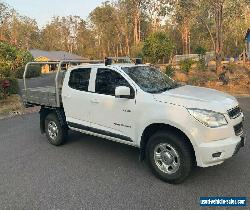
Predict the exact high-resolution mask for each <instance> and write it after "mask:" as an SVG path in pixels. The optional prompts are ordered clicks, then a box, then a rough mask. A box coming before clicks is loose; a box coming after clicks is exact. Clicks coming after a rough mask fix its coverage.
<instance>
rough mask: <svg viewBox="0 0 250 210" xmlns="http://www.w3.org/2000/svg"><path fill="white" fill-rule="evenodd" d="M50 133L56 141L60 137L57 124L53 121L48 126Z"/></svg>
mask: <svg viewBox="0 0 250 210" xmlns="http://www.w3.org/2000/svg"><path fill="white" fill-rule="evenodd" d="M48 133H49V136H50V138H51V139H53V140H55V139H56V137H57V135H58V127H57V125H56V123H55V122H53V121H51V122H49V124H48Z"/></svg>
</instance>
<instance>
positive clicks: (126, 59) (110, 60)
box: [104, 57, 142, 66]
mask: <svg viewBox="0 0 250 210" xmlns="http://www.w3.org/2000/svg"><path fill="white" fill-rule="evenodd" d="M104 60H105V66H110V65H112V64H113V63H133V60H134V61H135V62H134V63H135V64H136V65H139V64H142V58H130V57H106V58H105V59H104Z"/></svg>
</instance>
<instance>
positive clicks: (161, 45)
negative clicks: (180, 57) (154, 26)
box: [142, 32, 174, 62]
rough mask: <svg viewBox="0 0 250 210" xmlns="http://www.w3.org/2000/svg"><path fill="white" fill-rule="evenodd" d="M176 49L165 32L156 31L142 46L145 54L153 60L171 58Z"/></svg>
mask: <svg viewBox="0 0 250 210" xmlns="http://www.w3.org/2000/svg"><path fill="white" fill-rule="evenodd" d="M173 50H174V44H173V43H172V41H171V40H170V38H169V36H168V35H167V34H166V33H164V32H155V33H153V34H151V35H150V36H149V37H148V38H146V40H145V42H144V46H143V48H142V51H143V54H144V55H145V57H147V58H148V59H149V60H150V61H152V62H159V60H160V59H162V60H163V62H164V59H165V58H169V57H170V56H171V54H172V52H173Z"/></svg>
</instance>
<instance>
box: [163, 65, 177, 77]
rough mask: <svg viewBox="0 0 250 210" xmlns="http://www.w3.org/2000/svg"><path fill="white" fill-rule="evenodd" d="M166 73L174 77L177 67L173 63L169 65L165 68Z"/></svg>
mask: <svg viewBox="0 0 250 210" xmlns="http://www.w3.org/2000/svg"><path fill="white" fill-rule="evenodd" d="M165 74H166V75H168V76H169V77H173V76H174V75H175V68H174V67H173V66H172V65H167V66H166V68H165Z"/></svg>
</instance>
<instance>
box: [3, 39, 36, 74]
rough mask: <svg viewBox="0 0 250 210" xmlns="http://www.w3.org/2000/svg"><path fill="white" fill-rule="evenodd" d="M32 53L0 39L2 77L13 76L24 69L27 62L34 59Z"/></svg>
mask: <svg viewBox="0 0 250 210" xmlns="http://www.w3.org/2000/svg"><path fill="white" fill-rule="evenodd" d="M32 60H33V57H32V55H31V54H30V53H29V52H28V51H25V50H21V49H17V48H16V47H14V46H13V45H10V44H8V43H6V42H1V41H0V64H1V65H0V77H12V76H15V74H16V72H19V71H23V70H24V68H25V65H26V63H28V62H29V61H32Z"/></svg>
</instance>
